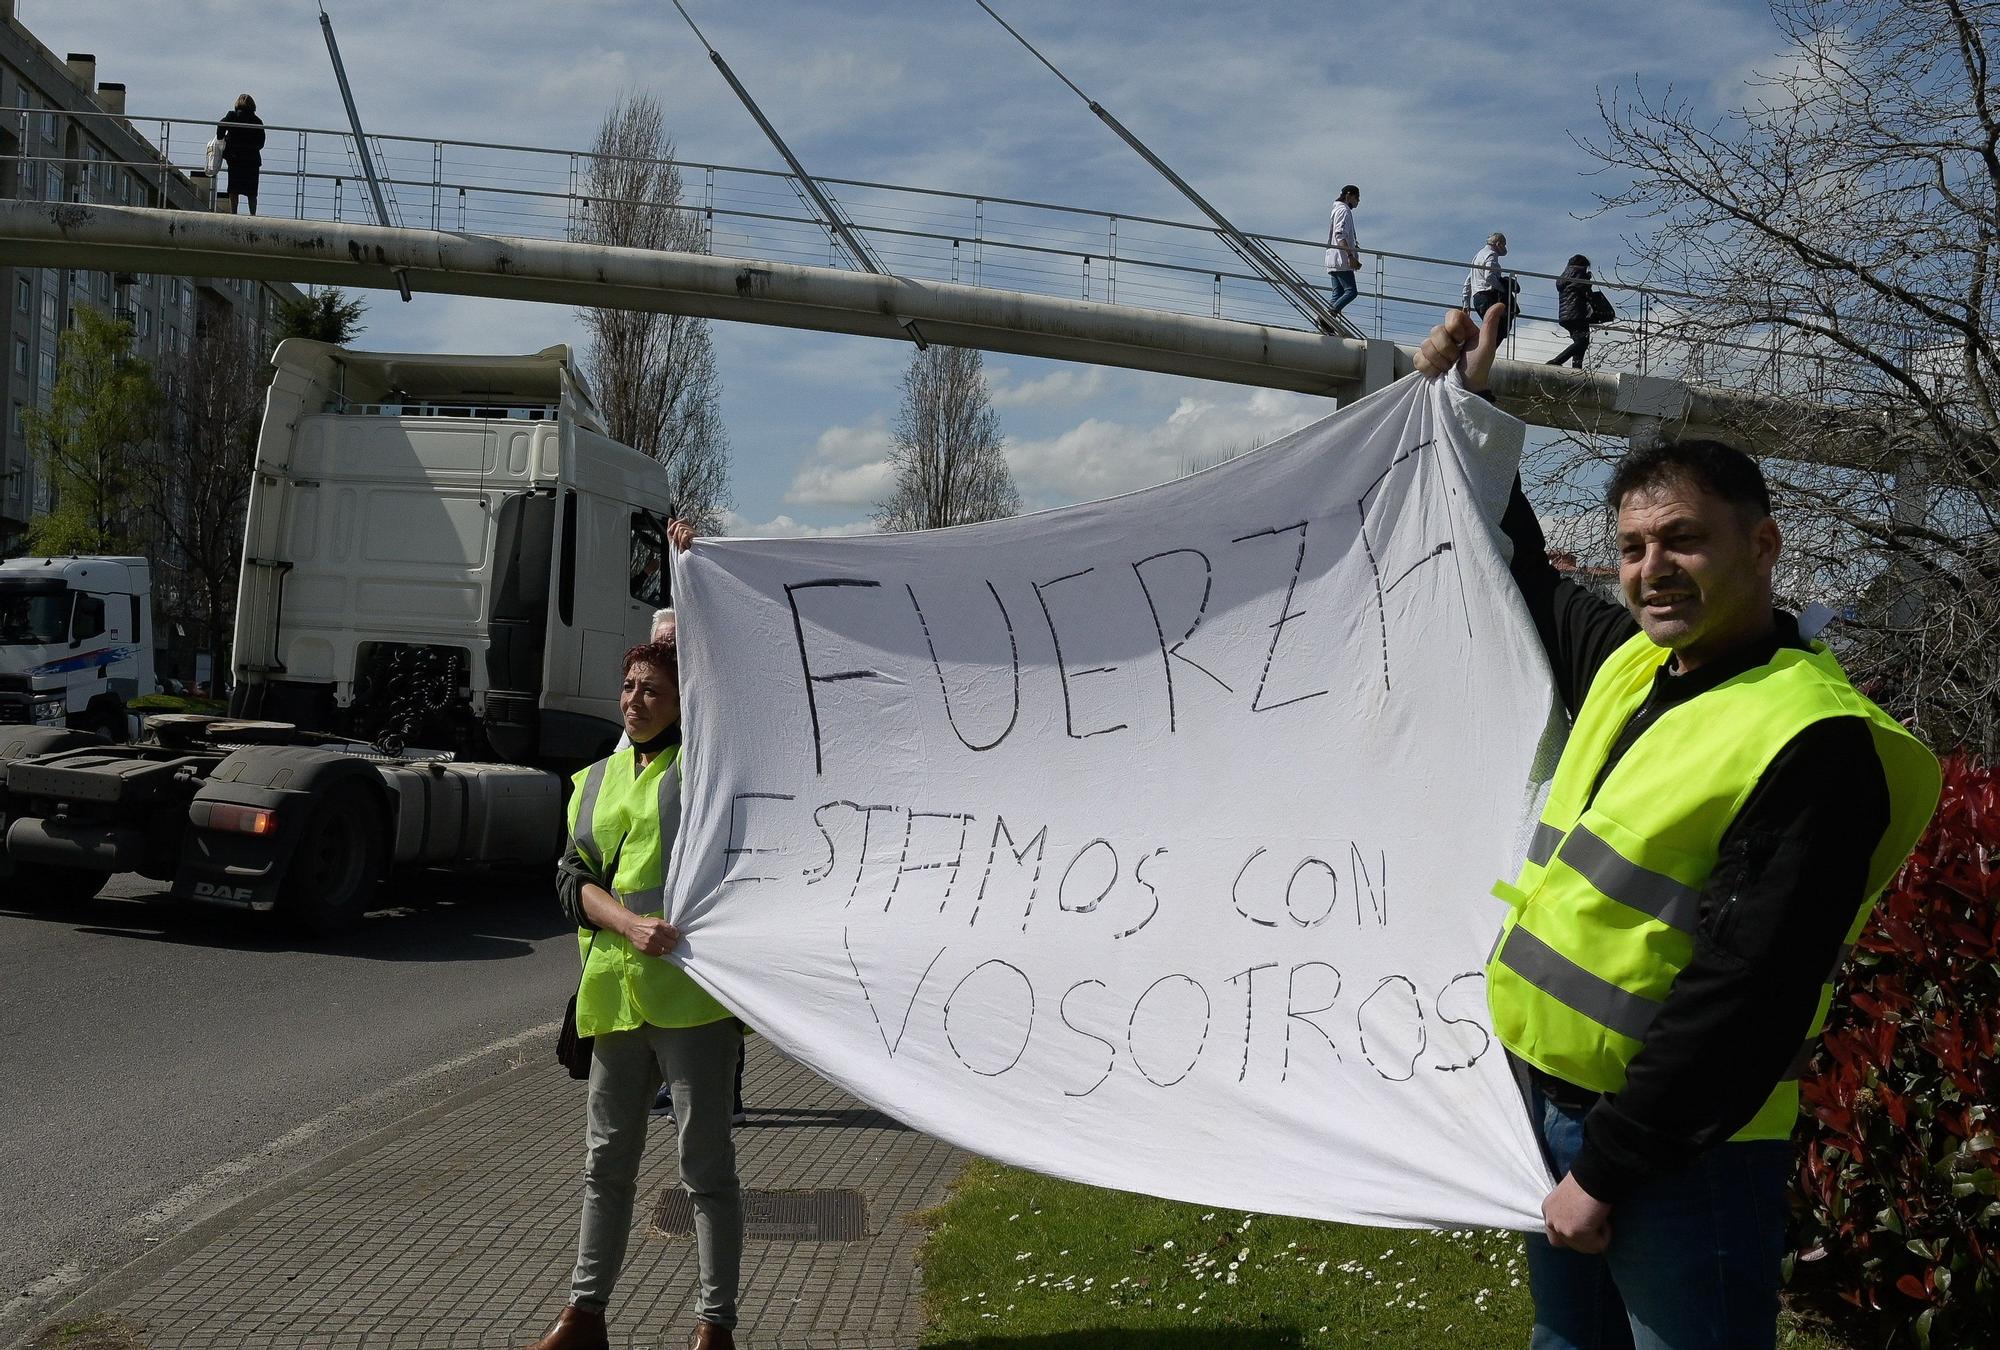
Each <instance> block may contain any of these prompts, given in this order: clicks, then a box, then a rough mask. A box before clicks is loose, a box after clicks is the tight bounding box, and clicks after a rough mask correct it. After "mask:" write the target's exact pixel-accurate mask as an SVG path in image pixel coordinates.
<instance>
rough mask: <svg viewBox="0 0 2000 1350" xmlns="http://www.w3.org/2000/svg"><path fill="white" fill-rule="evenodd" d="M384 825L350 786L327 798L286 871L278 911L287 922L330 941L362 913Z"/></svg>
mask: <svg viewBox="0 0 2000 1350" xmlns="http://www.w3.org/2000/svg"><path fill="white" fill-rule="evenodd" d="M383 847H384V846H383V839H382V825H381V821H380V820H379V819H378V818H377V816H376V812H375V803H374V802H372V801H371V800H369V797H368V794H367V793H366V792H364V791H363V790H362V789H361V788H360V787H359V786H357V785H354V784H351V783H349V784H343V785H342V786H340V787H336V788H334V789H333V790H332V791H331V792H330V793H328V794H327V798H326V800H325V801H323V802H321V803H320V805H319V809H318V810H317V811H315V812H314V813H313V818H312V820H311V821H309V822H308V823H307V825H306V835H305V838H304V839H303V840H301V841H300V844H299V851H298V854H297V856H295V857H294V858H293V859H292V862H291V866H290V867H288V868H287V869H286V870H285V883H284V887H283V889H282V891H281V892H280V896H279V902H280V909H281V912H283V913H284V914H285V915H286V916H287V917H288V918H289V920H290V922H291V923H293V924H295V925H297V926H298V927H300V928H302V929H304V930H305V931H306V932H308V933H311V934H313V935H314V936H315V937H329V936H332V935H333V934H335V933H338V932H340V931H341V930H342V929H345V928H347V927H348V926H349V925H351V924H352V923H353V922H354V921H355V920H356V919H358V918H360V917H361V915H362V914H363V913H364V912H366V910H367V908H368V898H369V897H370V896H371V895H373V894H374V891H375V883H376V882H377V881H378V880H380V879H381V876H382V854H383Z"/></svg>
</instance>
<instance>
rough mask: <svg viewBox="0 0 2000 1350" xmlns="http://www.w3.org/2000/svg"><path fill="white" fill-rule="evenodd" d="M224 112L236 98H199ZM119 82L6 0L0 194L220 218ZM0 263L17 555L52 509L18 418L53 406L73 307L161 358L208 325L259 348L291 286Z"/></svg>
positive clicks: (0, 13)
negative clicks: (36, 29)
mask: <svg viewBox="0 0 2000 1350" xmlns="http://www.w3.org/2000/svg"><path fill="white" fill-rule="evenodd" d="M206 92H207V94H208V102H210V103H213V104H215V106H216V108H217V110H218V111H220V110H221V109H223V108H226V107H227V106H228V103H229V101H230V100H231V99H233V98H234V97H235V95H236V94H237V93H239V92H240V91H239V90H234V89H229V90H212V91H206ZM125 93H126V90H125V86H124V85H123V84H119V83H111V82H100V81H99V80H98V70H97V61H96V58H95V57H93V56H91V55H89V54H88V53H82V52H71V53H69V54H68V55H67V57H65V58H63V59H58V58H57V57H56V55H55V53H54V52H52V51H50V50H49V49H48V48H47V47H45V46H43V45H42V43H41V42H40V41H39V40H37V39H36V37H35V35H34V34H33V33H30V32H29V31H28V30H27V29H26V28H25V27H24V26H23V25H22V24H21V23H20V21H19V19H18V18H17V16H16V14H15V12H14V0H0V196H4V197H8V198H15V199H26V200H39V201H71V202H92V203H97V204H101V205H113V206H148V207H165V208H168V209H173V210H182V211H202V210H212V209H214V193H213V191H212V188H211V186H210V184H209V183H208V181H207V180H206V179H205V178H196V177H190V176H189V175H188V174H186V173H183V172H181V171H179V170H176V169H174V168H173V167H171V166H170V165H169V164H168V163H167V156H166V155H165V154H163V152H162V150H161V149H160V148H159V147H158V146H155V145H154V144H153V142H152V141H150V140H148V139H147V137H146V136H145V135H144V134H143V133H142V132H141V131H140V130H139V128H138V127H136V126H134V125H133V124H132V123H131V122H129V121H127V120H126V119H125V117H124V113H125ZM199 157H200V147H199V146H178V145H177V146H175V147H173V154H172V158H173V159H175V160H177V161H180V162H182V163H188V162H191V161H194V160H197V159H198V158H199ZM4 261H5V260H4V259H0V297H4V301H0V351H3V352H4V353H5V356H4V360H3V361H0V413H4V416H5V423H4V450H0V555H5V554H8V553H12V552H17V551H19V547H20V543H19V541H20V536H21V533H22V531H23V530H25V529H26V528H27V523H28V520H29V518H30V517H31V516H33V515H34V514H36V513H37V512H39V511H45V510H47V509H48V506H49V488H48V484H47V483H46V482H43V481H42V480H41V478H40V476H39V475H38V474H37V473H36V469H35V464H34V457H33V455H32V454H31V453H30V451H29V447H28V441H27V436H26V432H25V428H24V419H25V417H26V414H27V411H28V409H30V408H33V407H45V406H47V403H48V400H49V395H50V392H51V391H52V390H53V389H54V387H55V379H56V360H57V346H58V343H59V342H60V341H61V337H62V334H63V332H64V331H65V330H66V329H68V328H69V327H70V325H72V324H73V323H75V321H76V319H75V315H76V312H77V309H78V308H79V307H80V306H94V307H95V308H97V309H99V310H100V311H103V312H105V313H108V314H112V315H115V316H116V317H118V318H121V319H125V320H127V321H128V322H130V323H131V324H132V326H133V330H134V332H135V333H136V335H137V340H136V343H135V351H136V352H137V354H138V355H139V356H141V357H143V358H145V359H146V360H148V361H153V362H158V361H160V360H162V359H163V358H166V357H168V356H171V355H172V354H174V353H176V352H180V351H185V350H186V348H187V344H188V343H189V342H190V341H192V340H193V338H194V336H195V334H197V333H198V332H200V331H202V329H203V328H204V326H205V325H207V324H211V323H219V322H235V323H242V324H245V325H246V326H247V327H248V328H249V330H250V332H251V333H252V335H253V338H254V339H255V340H256V341H257V342H258V344H259V346H260V349H261V345H262V343H263V341H264V334H265V331H266V329H267V328H268V326H269V325H270V323H271V322H272V321H273V319H274V317H275V315H276V312H277V308H278V306H279V304H280V303H281V302H283V301H285V300H289V299H296V298H297V297H298V295H299V291H298V289H297V288H296V287H293V286H290V285H286V284H282V283H277V284H273V283H266V282H255V281H239V280H236V279H234V278H227V277H209V276H192V277H187V276H167V275H164V274H152V273H138V274H134V273H129V272H92V271H84V270H81V269H78V270H69V269H59V268H46V267H9V266H5V265H4Z"/></svg>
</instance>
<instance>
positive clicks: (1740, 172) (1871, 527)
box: [1541, 0, 2000, 756]
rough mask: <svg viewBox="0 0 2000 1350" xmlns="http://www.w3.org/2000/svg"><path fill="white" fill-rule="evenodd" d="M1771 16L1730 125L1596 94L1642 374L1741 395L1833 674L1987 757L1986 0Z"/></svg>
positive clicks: (1992, 149) (1990, 210) (1997, 139)
mask: <svg viewBox="0 0 2000 1350" xmlns="http://www.w3.org/2000/svg"><path fill="white" fill-rule="evenodd" d="M1772 13H1773V15H1774V17H1775V19H1776V20H1777V23H1778V26H1779V28H1780V29H1781V31H1782V32H1783V34H1784V36H1785V38H1786V39H1787V47H1786V50H1785V51H1784V53H1783V54H1782V55H1781V56H1780V57H1779V58H1778V59H1777V61H1776V64H1775V66H1774V68H1773V69H1772V70H1771V71H1769V72H1768V73H1764V74H1761V75H1759V76H1758V77H1756V78H1755V79H1753V80H1752V82H1751V86H1750V97H1749V99H1748V101H1747V102H1746V104H1745V106H1743V107H1741V108H1738V109H1737V110H1735V111H1734V112H1733V113H1731V114H1730V115H1728V116H1726V117H1723V118H1721V119H1713V118H1709V117H1707V116H1704V115H1702V114H1700V113H1698V112H1697V111H1696V110H1695V109H1694V108H1693V107H1692V106H1691V105H1690V104H1689V103H1688V102H1687V101H1685V100H1683V99H1680V98H1678V97H1676V96H1675V95H1674V94H1673V93H1672V91H1671V90H1669V91H1668V92H1667V93H1665V94H1664V95H1658V96H1655V95H1649V94H1647V93H1646V92H1644V91H1642V90H1633V91H1630V92H1621V93H1617V94H1612V95H1608V96H1606V95H1600V108H1601V112H1602V115H1603V122H1604V125H1603V129H1602V132H1601V133H1600V134H1598V135H1597V136H1595V137H1594V138H1593V139H1591V140H1590V141H1588V142H1586V148H1587V149H1588V150H1589V151H1590V152H1591V153H1592V154H1593V155H1595V156H1596V158H1597V159H1598V160H1599V161H1601V163H1602V164H1603V165H1604V166H1605V167H1606V168H1607V169H1610V170H1612V171H1614V175H1615V179H1614V181H1617V182H1620V183H1622V184H1623V185H1624V186H1622V187H1620V188H1617V189H1615V190H1612V191H1609V192H1607V193H1605V194H1603V195H1602V196H1601V197H1600V202H1601V204H1602V206H1603V208H1604V209H1605V210H1606V211H1611V212H1619V213H1627V214H1631V215H1636V216H1638V217H1641V218H1643V219H1646V220H1648V221H1649V222H1650V224H1649V227H1648V229H1647V230H1646V231H1645V232H1644V233H1643V234H1641V235H1639V236H1638V237H1636V238H1631V239H1628V240H1627V245H1628V247H1629V248H1632V249H1634V250H1635V251H1636V252H1637V255H1638V258H1639V260H1640V265H1641V271H1642V273H1643V276H1642V278H1641V279H1642V280H1643V281H1644V282H1645V283H1646V284H1647V285H1648V286H1650V287H1654V288H1657V289H1658V291H1659V292H1660V293H1662V294H1663V295H1664V297H1665V299H1664V301H1663V302H1661V303H1659V304H1656V306H1655V308H1654V318H1655V320H1656V321H1657V323H1656V327H1655V328H1654V331H1653V332H1652V333H1651V334H1650V335H1649V337H1648V341H1649V342H1651V343H1652V344H1653V346H1652V348H1651V354H1652V356H1653V365H1654V369H1655V370H1658V369H1659V368H1660V361H1661V359H1662V354H1664V355H1665V358H1666V359H1667V360H1668V362H1669V366H1670V368H1669V370H1668V372H1667V373H1674V374H1681V375H1685V376H1687V377H1688V378H1691V379H1695V380H1700V381H1703V382H1706V383H1709V384H1717V385H1723V386H1731V387H1734V388H1735V389H1737V390H1739V391H1742V393H1743V394H1744V395H1757V396H1759V397H1743V398H1740V399H1739V400H1738V402H1739V403H1740V406H1741V409H1742V412H1741V418H1740V420H1741V421H1742V422H1743V423H1744V425H1743V426H1742V427H1741V428H1740V430H1742V431H1743V432H1745V433H1748V434H1752V435H1754V436H1756V438H1757V439H1759V440H1760V441H1762V442H1764V443H1766V444H1769V443H1772V442H1773V441H1774V440H1775V441H1777V442H1781V443H1783V444H1784V445H1785V446H1786V450H1785V452H1784V453H1783V454H1782V455H1781V456H1780V457H1778V458H1767V460H1766V469H1767V471H1768V472H1769V473H1770V474H1771V477H1772V480H1773V488H1774V490H1775V493H1776V495H1777V497H1778V498H1779V517H1780V520H1781V522H1783V523H1784V524H1785V525H1786V526H1787V529H1788V537H1787V546H1788V549H1789V551H1790V552H1791V554H1792V556H1793V560H1794V561H1793V565H1792V567H1791V569H1790V571H1789V572H1788V573H1787V574H1786V575H1784V576H1781V578H1780V583H1781V586H1784V587H1785V588H1787V589H1789V590H1790V591H1792V592H1793V596H1792V598H1794V599H1798V600H1803V599H1812V598H1823V599H1825V600H1827V601H1828V602H1829V603H1830V604H1832V605H1833V607H1834V608H1835V610H1836V611H1837V612H1839V613H1841V615H1842V617H1843V618H1844V619H1845V620H1846V622H1843V623H1841V624H1838V625H1836V626H1835V628H1834V630H1833V636H1834V639H1835V641H1836V645H1837V646H1838V647H1839V648H1840V650H1841V655H1842V658H1843V660H1844V661H1846V662H1847V664H1848V667H1849V669H1850V671H1851V672H1853V673H1854V674H1855V676H1856V678H1857V679H1858V680H1860V681H1861V682H1862V683H1863V684H1864V685H1865V686H1867V687H1869V688H1870V689H1871V692H1874V693H1875V694H1876V696H1877V697H1878V698H1879V699H1881V701H1883V702H1884V703H1885V704H1886V705H1887V706H1889V707H1891V708H1892V709H1893V710H1894V711H1896V712H1898V713H1899V714H1901V715H1904V716H1907V717H1912V718H1914V719H1915V720H1916V722H1917V724H1918V726H1919V728H1920V729H1921V730H1922V732H1923V733H1924V734H1925V735H1926V737H1927V739H1929V740H1930V741H1931V742H1932V743H1933V744H1935V745H1939V746H1940V747H1944V746H1950V745H1954V744H1966V745H1969V746H1971V747H1972V748H1975V749H1977V750H1979V751H1982V752H1983V753H1985V754H1987V755H1989V756H1990V755H1992V754H1993V753H1994V751H1995V750H1996V748H2000V348H1996V334H2000V324H1997V323H1996V319H2000V88H1996V81H1995V77H1994V74H1993V71H1992V68H1991V64H1990V61H1991V53H1989V51H1988V44H1989V42H1990V41H1991V39H1992V38H1993V36H1994V34H1995V33H1996V32H2000V3H1996V0H1772ZM1662 329H1663V330H1664V336H1665V338H1666V341H1665V342H1661V340H1660V339H1661V336H1662V332H1661V330H1662ZM1628 341H1629V339H1628ZM1623 356H1624V358H1625V361H1626V362H1630V361H1631V360H1633V359H1635V358H1636V356H1637V353H1636V352H1630V351H1628V352H1626V353H1624V354H1623ZM1771 396H1777V397H1771ZM1572 453H1574V451H1572ZM1585 453H1590V451H1589V450H1586V451H1585ZM1541 467H1542V471H1543V473H1544V475H1551V476H1556V477H1562V478H1565V479H1567V481H1570V482H1572V483H1573V482H1576V481H1577V475H1575V474H1573V473H1568V472H1566V471H1565V470H1566V469H1567V468H1568V467H1570V466H1563V465H1558V466H1556V467H1555V468H1554V469H1551V468H1550V467H1549V466H1547V465H1543V466H1541ZM1589 518H1590V516H1589V513H1588V512H1587V511H1583V510H1579V512H1578V516H1577V519H1578V520H1588V519H1589ZM1598 518H1599V519H1601V516H1600V517H1598ZM1570 546H1571V547H1576V544H1575V543H1572V544H1571V545H1570Z"/></svg>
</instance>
